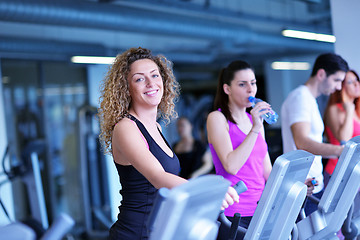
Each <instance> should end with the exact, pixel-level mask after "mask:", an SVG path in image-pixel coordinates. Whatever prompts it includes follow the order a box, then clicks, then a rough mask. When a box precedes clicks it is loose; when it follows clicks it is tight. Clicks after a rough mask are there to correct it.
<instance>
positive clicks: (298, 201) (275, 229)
mask: <svg viewBox="0 0 360 240" xmlns="http://www.w3.org/2000/svg"><path fill="white" fill-rule="evenodd" d="M314 158H315V156H314V155H313V154H310V153H308V152H306V151H303V150H295V151H292V152H288V153H286V154H283V155H281V156H279V157H278V158H277V159H276V161H275V163H274V166H273V169H272V171H271V173H270V176H269V178H268V181H267V183H266V185H265V188H264V191H263V193H262V195H261V198H260V200H259V203H258V206H257V208H256V210H255V213H254V216H253V217H252V219H251V222H250V225H249V228H248V229H245V228H242V227H240V226H239V227H238V230H237V231H238V234H237V237H236V239H237V240H239V239H244V240H245V239H246V240H258V239H267V240H269V239H270V240H281V239H284V240H285V239H289V237H290V236H291V235H292V239H296V238H297V234H298V233H297V231H296V230H295V231H292V230H293V227H294V225H295V221H296V218H297V216H298V214H299V211H300V209H301V206H302V204H303V202H304V200H305V197H306V192H307V186H306V185H305V184H304V182H305V180H306V176H307V174H308V172H309V170H310V167H311V164H312V163H313V161H314ZM240 197H241V196H240ZM221 224H225V225H227V226H229V228H230V224H231V223H230V221H229V220H227V218H225V219H224V218H221ZM229 239H231V238H229ZM232 239H234V238H232ZM226 240H227V239H226Z"/></svg>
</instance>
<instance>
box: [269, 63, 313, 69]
mask: <svg viewBox="0 0 360 240" xmlns="http://www.w3.org/2000/svg"><path fill="white" fill-rule="evenodd" d="M271 68H272V69H274V70H309V69H310V63H308V62H273V63H271Z"/></svg>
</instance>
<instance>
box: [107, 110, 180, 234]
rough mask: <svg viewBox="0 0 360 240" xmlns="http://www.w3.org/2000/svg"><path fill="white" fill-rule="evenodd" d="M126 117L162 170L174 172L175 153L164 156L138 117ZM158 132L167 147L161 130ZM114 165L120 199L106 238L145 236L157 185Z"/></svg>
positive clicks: (176, 169)
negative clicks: (138, 132)
mask: <svg viewBox="0 0 360 240" xmlns="http://www.w3.org/2000/svg"><path fill="white" fill-rule="evenodd" d="M129 118H130V119H131V120H133V121H134V122H135V123H136V125H137V126H138V128H139V130H140V132H141V133H142V134H143V136H144V137H145V139H146V141H147V143H148V145H149V150H150V152H151V153H152V154H153V155H154V156H155V158H156V159H158V161H159V162H160V163H161V165H162V166H163V168H164V170H165V171H166V172H169V173H172V174H176V175H178V174H179V171H180V164H179V160H178V158H177V156H176V155H175V153H173V157H170V156H168V155H167V154H166V153H165V152H164V151H163V150H162V149H161V147H160V146H159V145H158V144H157V143H156V142H155V140H154V139H153V138H152V137H151V136H150V134H149V132H148V131H147V130H146V128H145V126H144V125H143V124H142V123H141V122H140V121H139V120H138V119H136V118H135V117H134V116H132V115H130V116H129ZM159 132H160V130H159ZM160 134H161V136H162V138H163V139H164V141H165V142H166V144H167V145H168V146H169V147H170V145H169V144H168V142H167V141H166V139H165V138H164V136H163V135H162V133H161V132H160ZM115 166H116V169H117V171H118V174H119V178H120V184H121V190H120V194H121V196H122V201H121V205H120V206H119V210H120V213H119V215H118V220H117V221H116V222H115V223H114V225H113V226H112V227H111V229H110V239H116V240H119V239H131V240H136V239H148V237H149V236H148V230H147V220H148V217H149V214H150V211H151V208H152V205H153V202H154V198H155V196H156V192H157V189H156V188H155V187H154V186H153V185H152V184H151V183H150V182H149V181H148V180H147V179H146V178H145V177H144V176H143V175H142V174H141V173H140V172H138V171H137V170H136V169H135V168H134V167H133V166H131V165H130V166H123V165H120V164H117V163H115Z"/></svg>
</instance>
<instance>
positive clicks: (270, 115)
mask: <svg viewBox="0 0 360 240" xmlns="http://www.w3.org/2000/svg"><path fill="white" fill-rule="evenodd" d="M249 102H251V103H252V107H253V108H254V107H255V105H256V104H257V103H258V102H263V100H261V99H259V98H255V97H253V96H250V97H249ZM261 117H262V118H263V119H264V120H265V121H266V122H267V123H268V124H273V123H276V122H277V120H278V118H279V115H278V114H277V113H276V112H275V111H274V110H273V109H270V110H269V111H268V112H267V113H265V114H263V115H261Z"/></svg>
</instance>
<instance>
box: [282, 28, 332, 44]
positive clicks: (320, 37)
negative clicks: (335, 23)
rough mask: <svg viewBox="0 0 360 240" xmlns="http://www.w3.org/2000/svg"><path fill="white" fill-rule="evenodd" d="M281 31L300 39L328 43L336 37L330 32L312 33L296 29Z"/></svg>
mask: <svg viewBox="0 0 360 240" xmlns="http://www.w3.org/2000/svg"><path fill="white" fill-rule="evenodd" d="M281 33H282V35H283V36H285V37H292V38H301V39H307V40H314V41H320V42H329V43H334V42H335V41H336V37H335V36H334V35H330V34H322V33H312V32H304V31H297V30H283V31H282V32H281Z"/></svg>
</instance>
